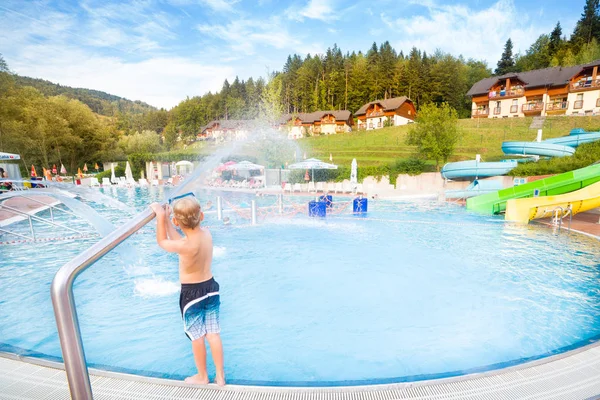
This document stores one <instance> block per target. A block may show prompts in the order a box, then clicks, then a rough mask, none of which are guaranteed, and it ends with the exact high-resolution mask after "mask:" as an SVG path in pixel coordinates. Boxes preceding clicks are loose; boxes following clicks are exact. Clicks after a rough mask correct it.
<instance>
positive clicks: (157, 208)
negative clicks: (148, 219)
mask: <svg viewBox="0 0 600 400" xmlns="http://www.w3.org/2000/svg"><path fill="white" fill-rule="evenodd" d="M150 208H151V209H152V211H154V214H156V216H157V217H158V216H159V215H163V214H164V213H165V209H164V208H163V207H162V206H161V205H160V204H158V203H152V204H150Z"/></svg>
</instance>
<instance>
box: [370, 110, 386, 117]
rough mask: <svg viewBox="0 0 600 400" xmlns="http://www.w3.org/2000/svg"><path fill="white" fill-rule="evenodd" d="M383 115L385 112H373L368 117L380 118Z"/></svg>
mask: <svg viewBox="0 0 600 400" xmlns="http://www.w3.org/2000/svg"><path fill="white" fill-rule="evenodd" d="M383 114H384V112H383V111H371V112H370V113H367V117H380V116H382V115H383Z"/></svg>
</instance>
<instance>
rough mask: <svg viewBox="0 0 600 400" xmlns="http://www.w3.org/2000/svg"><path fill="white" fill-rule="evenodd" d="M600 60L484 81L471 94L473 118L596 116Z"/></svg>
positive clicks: (597, 111) (598, 98)
mask: <svg viewBox="0 0 600 400" xmlns="http://www.w3.org/2000/svg"><path fill="white" fill-rule="evenodd" d="M599 66H600V60H596V61H594V62H591V63H589V64H584V65H576V66H574V67H552V68H544V69H538V70H533V71H527V72H513V73H508V74H504V75H501V76H494V77H491V78H486V79H482V80H480V81H479V82H477V83H475V84H474V85H473V87H472V88H471V89H470V90H469V91H468V92H467V95H468V96H471V99H472V111H471V117H472V118H510V117H524V116H546V115H596V114H598V113H599V112H600V76H599V75H598V67H599Z"/></svg>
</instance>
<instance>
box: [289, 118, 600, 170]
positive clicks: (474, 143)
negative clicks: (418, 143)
mask: <svg viewBox="0 0 600 400" xmlns="http://www.w3.org/2000/svg"><path fill="white" fill-rule="evenodd" d="M531 121H532V118H511V119H462V120H459V121H458V124H459V127H460V130H461V138H460V140H459V142H458V145H457V148H456V150H455V152H454V156H453V157H452V158H451V159H450V161H459V160H467V159H474V158H475V154H481V157H482V159H483V160H485V161H495V160H501V159H503V158H509V157H505V156H504V154H503V153H502V149H501V146H502V142H503V141H507V140H523V141H532V140H535V138H536V136H537V129H529V126H530V124H531ZM573 128H583V129H586V130H588V131H597V130H600V116H597V117H596V116H594V117H565V116H561V117H547V119H546V122H545V124H544V128H543V139H550V138H554V137H559V136H565V135H568V134H569V132H570V130H571V129H573ZM408 129H410V127H409V126H398V127H389V128H382V129H377V130H373V131H360V132H356V131H355V132H352V133H347V134H338V135H328V136H316V137H310V138H305V139H300V140H298V144H299V145H300V147H301V148H302V149H303V150H304V151H306V154H307V156H308V157H316V158H321V159H323V160H328V159H329V155H330V154H331V155H332V157H333V160H334V162H335V163H336V164H350V163H351V162H352V159H353V158H356V160H357V161H358V163H359V165H363V166H367V165H381V164H389V163H391V162H394V161H396V160H397V159H400V158H403V159H406V158H410V157H411V156H415V148H414V147H412V146H407V145H406V143H405V140H406V134H407V132H408Z"/></svg>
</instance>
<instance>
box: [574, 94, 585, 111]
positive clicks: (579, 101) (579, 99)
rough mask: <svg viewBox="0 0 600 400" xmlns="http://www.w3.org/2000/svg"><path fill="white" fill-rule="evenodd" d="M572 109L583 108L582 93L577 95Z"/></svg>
mask: <svg viewBox="0 0 600 400" xmlns="http://www.w3.org/2000/svg"><path fill="white" fill-rule="evenodd" d="M573 108H574V109H575V110H579V109H581V108H583V93H579V94H578V95H577V101H575V103H574V104H573Z"/></svg>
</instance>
